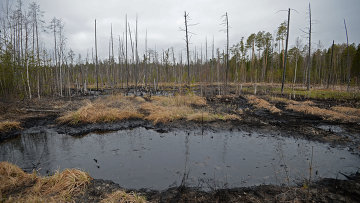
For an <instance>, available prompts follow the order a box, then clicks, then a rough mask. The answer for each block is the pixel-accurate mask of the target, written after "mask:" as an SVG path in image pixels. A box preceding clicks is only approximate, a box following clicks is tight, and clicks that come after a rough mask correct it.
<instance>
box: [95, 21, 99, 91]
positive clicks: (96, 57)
mask: <svg viewBox="0 0 360 203" xmlns="http://www.w3.org/2000/svg"><path fill="white" fill-rule="evenodd" d="M95 72H96V90H97V91H99V70H98V55H97V38H96V19H95Z"/></svg>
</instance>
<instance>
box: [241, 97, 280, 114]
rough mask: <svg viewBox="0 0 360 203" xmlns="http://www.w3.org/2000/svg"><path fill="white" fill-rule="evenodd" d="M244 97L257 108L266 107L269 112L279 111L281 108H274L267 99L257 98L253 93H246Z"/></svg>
mask: <svg viewBox="0 0 360 203" xmlns="http://www.w3.org/2000/svg"><path fill="white" fill-rule="evenodd" d="M246 99H247V100H248V102H249V104H251V105H252V106H254V107H255V108H257V109H266V110H268V111H270V112H271V113H280V112H281V110H280V109H278V108H276V107H275V106H274V105H272V104H270V103H269V102H268V101H266V100H264V99H260V98H257V97H256V96H254V95H247V96H246Z"/></svg>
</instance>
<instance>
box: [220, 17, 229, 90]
mask: <svg viewBox="0 0 360 203" xmlns="http://www.w3.org/2000/svg"><path fill="white" fill-rule="evenodd" d="M223 17H224V21H223V23H222V25H224V26H225V31H226V58H225V59H224V60H225V64H226V70H225V92H224V93H225V94H226V93H227V85H228V84H227V83H228V74H229V18H228V14H227V12H226V13H225V15H224V16H223Z"/></svg>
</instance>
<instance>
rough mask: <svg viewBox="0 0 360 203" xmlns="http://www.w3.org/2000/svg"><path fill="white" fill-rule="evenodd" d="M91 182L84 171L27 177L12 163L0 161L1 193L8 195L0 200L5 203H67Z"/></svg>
mask: <svg viewBox="0 0 360 203" xmlns="http://www.w3.org/2000/svg"><path fill="white" fill-rule="evenodd" d="M91 180H92V178H91V177H90V176H89V175H88V174H87V173H86V172H83V171H80V170H78V169H66V170H64V171H62V172H61V173H60V172H56V173H55V174H54V175H52V176H49V177H40V176H37V175H36V174H35V173H32V174H27V173H25V172H24V171H23V170H21V169H20V168H19V167H18V166H16V165H14V164H11V163H8V162H0V182H1V184H0V194H2V195H4V194H7V193H10V194H11V195H8V196H6V197H7V199H5V200H2V201H5V202H67V201H69V200H70V199H71V198H72V197H73V196H74V195H79V194H81V193H82V192H84V190H85V189H86V188H87V185H88V184H89V183H90V181H91ZM13 191H17V193H15V194H14V193H13ZM0 197H1V196H0ZM0 200H1V199H0Z"/></svg>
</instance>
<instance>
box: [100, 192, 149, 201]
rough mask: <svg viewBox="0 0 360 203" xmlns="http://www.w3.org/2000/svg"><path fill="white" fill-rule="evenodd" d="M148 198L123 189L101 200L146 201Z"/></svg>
mask: <svg viewBox="0 0 360 203" xmlns="http://www.w3.org/2000/svg"><path fill="white" fill-rule="evenodd" d="M145 202H146V199H145V198H144V197H142V196H139V195H137V194H136V193H133V192H131V193H126V192H124V191H122V190H117V191H115V192H113V193H111V194H108V195H107V197H106V198H105V199H103V200H101V203H145Z"/></svg>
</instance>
